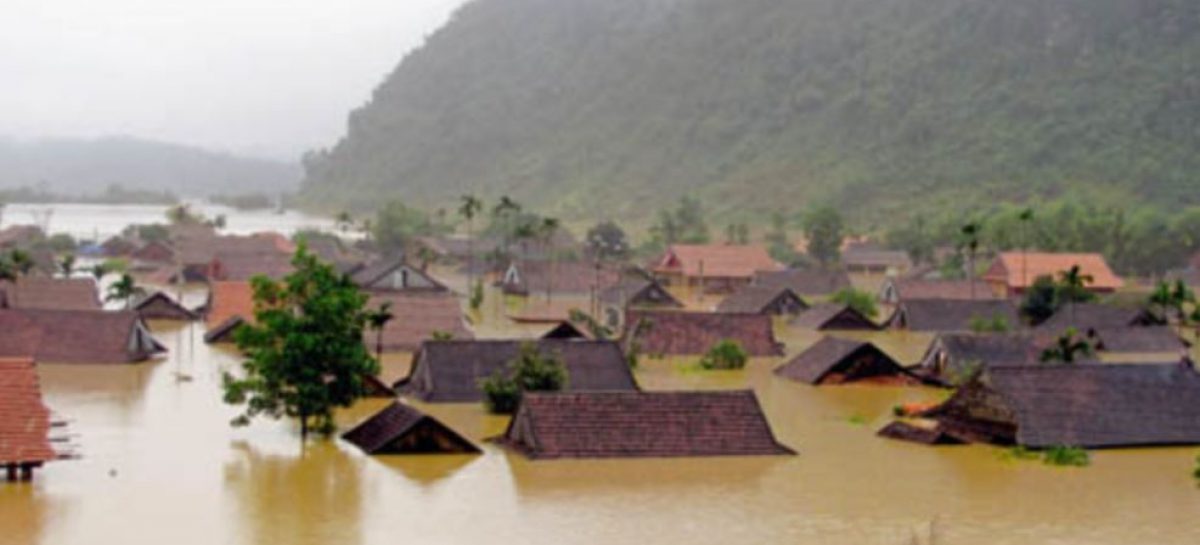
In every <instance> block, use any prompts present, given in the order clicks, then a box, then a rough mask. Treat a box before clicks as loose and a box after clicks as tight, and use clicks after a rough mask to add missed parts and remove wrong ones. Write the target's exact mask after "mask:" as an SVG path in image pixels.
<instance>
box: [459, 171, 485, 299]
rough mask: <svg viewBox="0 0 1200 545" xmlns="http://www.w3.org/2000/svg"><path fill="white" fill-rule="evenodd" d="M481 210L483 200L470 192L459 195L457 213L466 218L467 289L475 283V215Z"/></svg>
mask: <svg viewBox="0 0 1200 545" xmlns="http://www.w3.org/2000/svg"><path fill="white" fill-rule="evenodd" d="M480 210H483V201H481V200H479V198H478V197H476V196H475V195H472V194H467V195H463V196H461V197H459V205H458V215H460V216H462V217H463V219H464V220H467V286H468V288H467V289H471V286H474V285H475V216H476V215H478V214H479V211H480Z"/></svg>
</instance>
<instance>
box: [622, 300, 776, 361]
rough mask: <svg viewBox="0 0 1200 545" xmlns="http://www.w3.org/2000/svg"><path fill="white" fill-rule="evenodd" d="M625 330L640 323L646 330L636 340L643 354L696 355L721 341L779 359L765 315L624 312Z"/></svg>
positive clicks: (773, 336)
mask: <svg viewBox="0 0 1200 545" xmlns="http://www.w3.org/2000/svg"><path fill="white" fill-rule="evenodd" d="M625 316H626V317H625V325H626V330H627V331H628V330H629V329H631V328H633V326H634V324H637V323H638V322H639V321H640V320H648V321H649V328H648V329H647V330H646V331H644V332H643V334H642V336H641V337H639V338H638V342H639V343H640V344H641V348H642V351H643V352H644V353H647V354H664V355H700V354H704V353H706V352H708V350H709V349H711V348H712V347H713V345H715V344H717V343H718V342H720V341H722V340H726V339H729V340H733V341H737V343H738V344H740V345H741V346H742V348H743V349H744V350H745V351H746V353H747V354H749V355H751V356H781V355H783V343H780V342H777V341H776V340H775V332H774V330H773V329H772V327H771V317H770V316H767V315H766V314H730V313H717V312H682V311H674V310H628V311H626V315H625Z"/></svg>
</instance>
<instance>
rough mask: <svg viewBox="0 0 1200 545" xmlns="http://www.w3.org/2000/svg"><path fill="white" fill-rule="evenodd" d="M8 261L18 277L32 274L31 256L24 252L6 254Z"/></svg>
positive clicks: (15, 251) (17, 251) (14, 251)
mask: <svg viewBox="0 0 1200 545" xmlns="http://www.w3.org/2000/svg"><path fill="white" fill-rule="evenodd" d="M8 261H9V262H10V263H12V267H13V270H14V271H16V273H17V275H18V276H28V275H29V273H31V272H33V267H34V263H33V256H31V255H29V252H26V251H25V250H13V251H12V252H9V254H8Z"/></svg>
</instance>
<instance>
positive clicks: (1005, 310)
mask: <svg viewBox="0 0 1200 545" xmlns="http://www.w3.org/2000/svg"><path fill="white" fill-rule="evenodd" d="M997 317H999V318H1003V319H1004V320H1005V321H1006V322H1007V323H1008V326H1009V327H1010V328H1012V329H1016V328H1017V327H1020V325H1021V319H1020V316H1018V315H1017V308H1016V306H1014V305H1013V304H1012V303H1011V302H1009V301H1003V300H1000V301H993V300H986V301H985V300H976V301H960V300H952V299H910V300H906V301H902V302H901V303H900V304H899V305H898V306H897V308H896V313H895V314H894V315H892V317H891V318H890V319H889V320H888V325H889V326H890V327H894V328H897V329H908V330H910V331H970V330H971V321H972V320H975V319H988V320H990V319H993V318H997Z"/></svg>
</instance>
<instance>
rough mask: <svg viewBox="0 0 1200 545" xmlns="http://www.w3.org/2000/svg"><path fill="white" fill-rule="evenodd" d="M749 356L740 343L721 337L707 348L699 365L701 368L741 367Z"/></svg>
mask: <svg viewBox="0 0 1200 545" xmlns="http://www.w3.org/2000/svg"><path fill="white" fill-rule="evenodd" d="M748 359H750V356H748V355H747V354H746V350H745V349H743V348H742V345H741V344H738V342H737V341H735V340H732V339H723V340H721V341H718V342H717V344H715V345H713V346H712V348H709V349H708V352H707V353H705V354H704V357H702V358H700V367H701V368H703V369H741V368H743V367H745V366H746V360H748Z"/></svg>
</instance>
